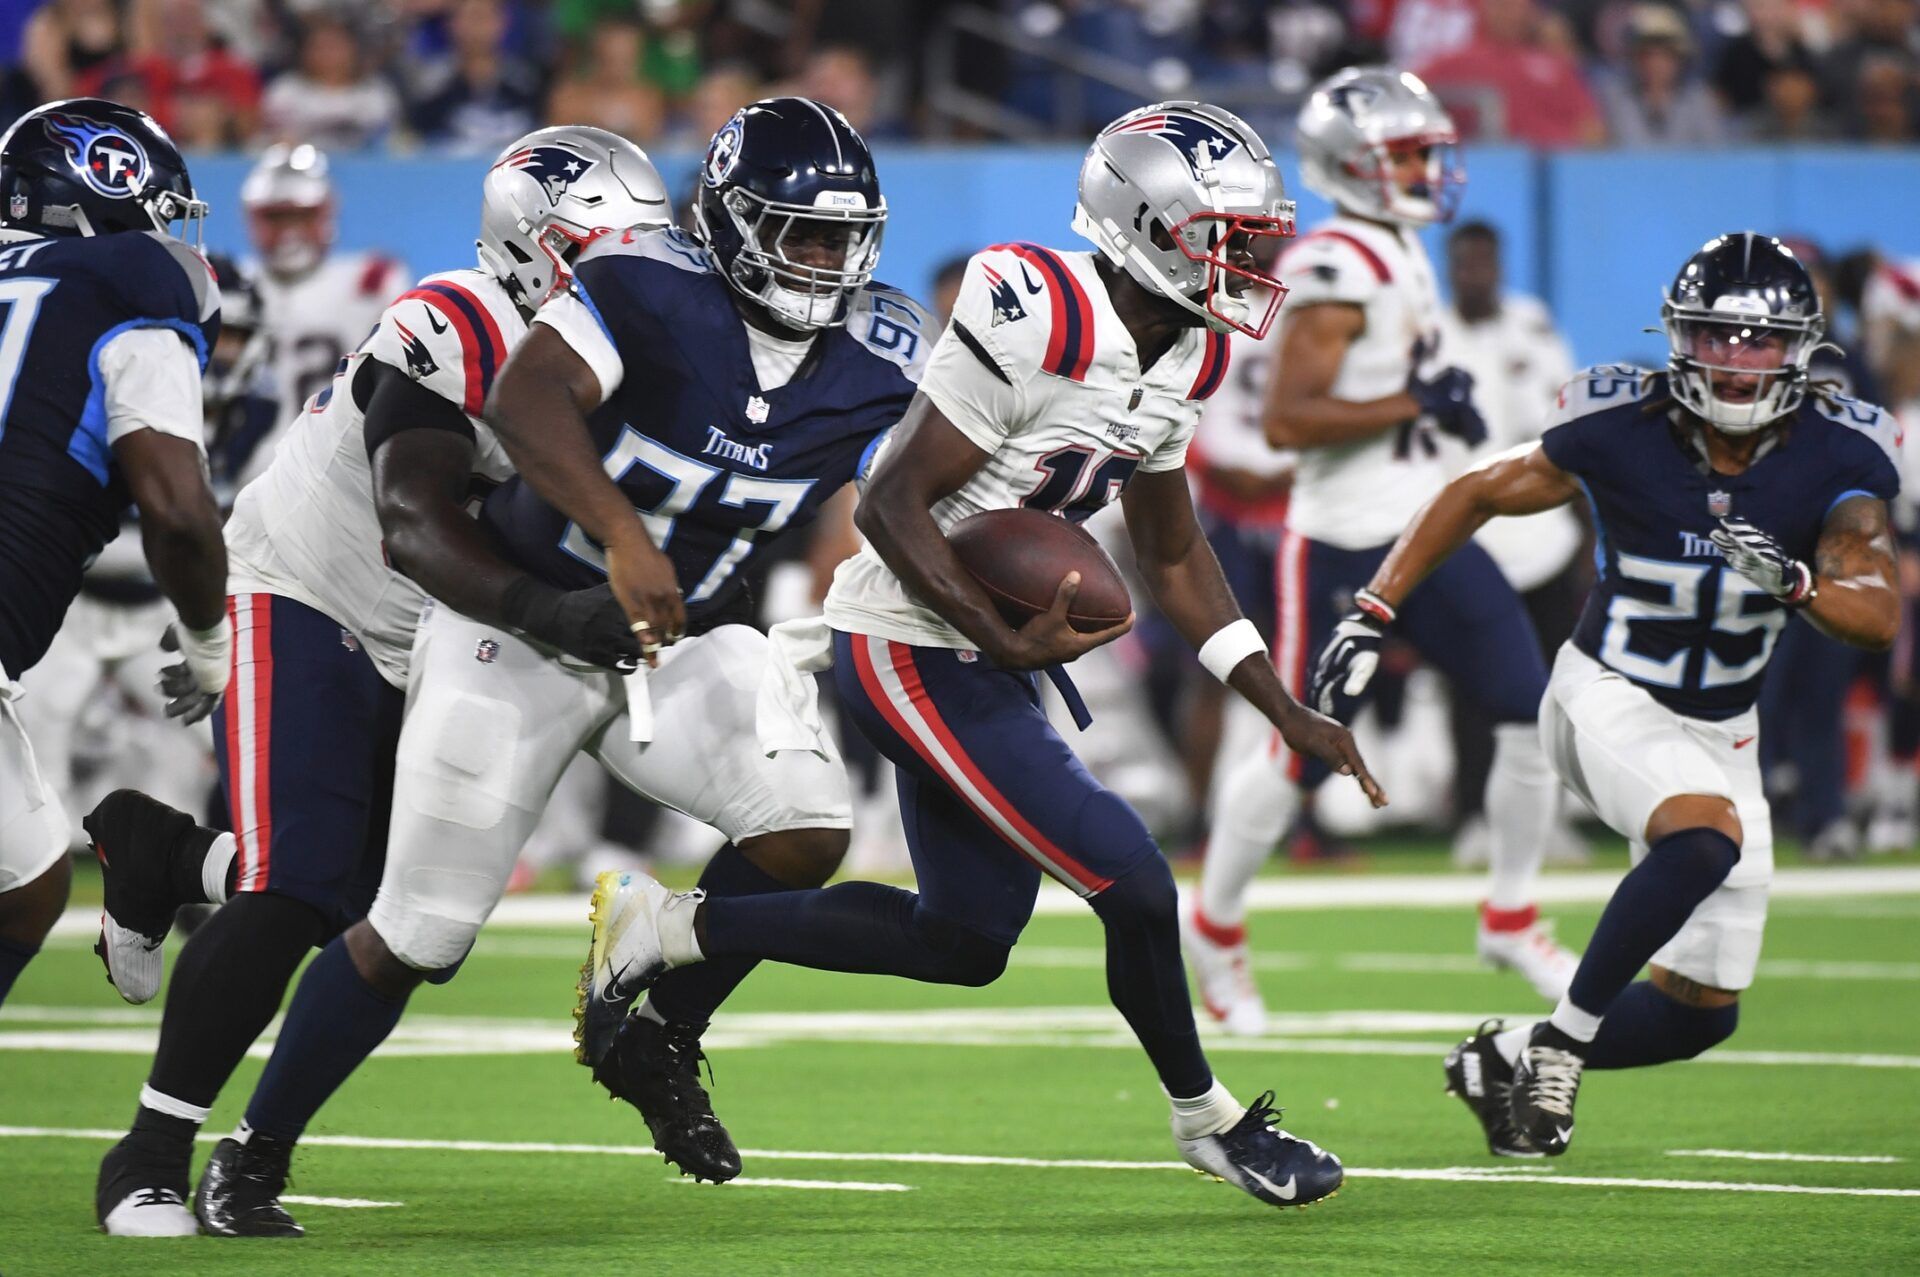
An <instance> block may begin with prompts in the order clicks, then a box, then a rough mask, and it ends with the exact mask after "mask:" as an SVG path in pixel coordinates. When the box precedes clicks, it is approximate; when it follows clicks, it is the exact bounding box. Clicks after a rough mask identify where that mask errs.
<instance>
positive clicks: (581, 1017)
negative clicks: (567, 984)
mask: <svg viewBox="0 0 1920 1277" xmlns="http://www.w3.org/2000/svg"><path fill="white" fill-rule="evenodd" d="M706 898H707V893H706V892H704V891H699V890H694V891H670V890H668V889H667V888H666V887H664V886H662V885H661V884H660V883H658V882H656V881H655V880H654V879H653V878H651V877H650V876H648V875H647V874H643V873H630V872H617V873H603V874H601V875H600V878H599V881H598V882H596V883H595V885H594V889H593V907H592V911H591V913H590V915H589V916H590V917H591V919H592V921H593V947H592V949H591V950H590V951H589V952H588V954H587V961H586V964H585V965H584V966H582V967H581V968H580V991H579V998H578V1000H577V1001H576V1002H575V1004H574V1009H573V1018H574V1019H575V1020H576V1021H577V1023H576V1024H575V1025H574V1029H573V1040H574V1042H575V1043H576V1044H577V1045H576V1046H575V1047H574V1052H573V1056H574V1058H575V1059H576V1060H578V1061H579V1062H580V1063H582V1064H585V1065H587V1066H588V1067H592V1066H593V1065H596V1064H598V1063H599V1062H600V1058H601V1057H602V1056H604V1055H605V1054H606V1053H607V1049H608V1048H609V1047H611V1046H612V1045H613V1039H614V1035H615V1034H616V1033H618V1032H619V1030H620V1025H621V1023H622V1022H623V1021H624V1020H625V1019H626V1018H627V1015H628V1013H629V1012H631V1011H632V1010H633V1008H634V1005H635V1003H636V1002H637V1001H638V999H639V997H640V995H641V994H643V993H645V992H646V991H647V990H648V989H649V988H651V987H652V985H653V982H654V981H655V980H658V979H659V978H660V977H661V976H662V975H665V974H666V972H667V971H668V970H669V969H670V968H672V967H676V966H680V965H682V964H683V963H685V962H689V961H697V960H698V957H699V955H698V953H697V951H696V950H695V946H694V943H693V916H692V911H693V910H694V909H696V908H698V907H699V905H700V902H701V901H703V900H705V899H706ZM682 910H684V911H685V912H684V913H682V912H681V911H682ZM663 930H665V931H667V932H669V933H670V937H671V938H665V937H663V935H662V931H663Z"/></svg>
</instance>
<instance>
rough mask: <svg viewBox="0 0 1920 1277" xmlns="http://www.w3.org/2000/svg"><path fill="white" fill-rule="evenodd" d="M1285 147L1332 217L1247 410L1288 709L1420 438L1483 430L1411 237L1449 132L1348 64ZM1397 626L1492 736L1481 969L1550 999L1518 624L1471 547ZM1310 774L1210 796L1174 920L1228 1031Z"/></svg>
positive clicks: (1415, 476)
mask: <svg viewBox="0 0 1920 1277" xmlns="http://www.w3.org/2000/svg"><path fill="white" fill-rule="evenodd" d="M1299 143H1300V157H1301V159H1300V163H1301V170H1302V172H1303V174H1304V176H1305V178H1306V181H1307V184H1308V185H1309V186H1311V187H1312V188H1313V189H1314V190H1315V191H1318V192H1319V193H1320V194H1322V195H1324V196H1326V197H1327V198H1328V199H1329V200H1331V201H1332V202H1333V203H1334V205H1335V206H1336V208H1337V210H1338V211H1337V214H1336V216H1334V217H1333V218H1331V219H1329V220H1328V221H1327V222H1325V223H1323V224H1322V225H1320V226H1317V227H1315V228H1314V229H1313V230H1312V231H1311V232H1309V233H1308V234H1307V235H1305V236H1304V237H1303V238H1302V239H1301V240H1300V241H1299V242H1298V243H1296V244H1294V245H1292V246H1291V247H1290V248H1289V249H1288V251H1287V253H1286V255H1285V256H1283V257H1282V258H1281V260H1280V273H1281V275H1282V276H1283V277H1284V278H1286V279H1287V280H1288V281H1289V288H1290V289H1291V292H1290V294H1289V300H1288V304H1287V311H1286V315H1287V317H1286V320H1285V322H1284V323H1283V324H1282V325H1281V331H1280V346H1279V350H1278V351H1277V352H1276V358H1277V360H1278V366H1277V368H1276V370H1275V374H1274V377H1273V381H1272V383H1271V387H1270V391H1269V397H1268V401H1267V438H1268V439H1269V441H1271V442H1272V443H1274V444H1275V445H1276V446H1279V447H1284V448H1297V449H1299V462H1298V465H1297V469H1296V471H1295V474H1294V480H1293V493H1292V498H1291V504H1290V505H1289V507H1288V510H1287V531H1286V533H1285V535H1284V536H1283V537H1282V539H1281V545H1280V564H1279V572H1278V577H1279V594H1280V618H1279V623H1278V625H1277V626H1276V629H1277V631H1278V633H1277V636H1276V641H1275V649H1274V651H1275V660H1276V662H1277V664H1278V665H1279V668H1280V676H1281V678H1282V679H1283V680H1285V681H1286V683H1287V685H1288V688H1289V689H1290V690H1291V691H1292V692H1294V693H1295V694H1296V695H1304V694H1305V691H1306V684H1307V675H1308V671H1309V669H1310V666H1309V665H1308V662H1309V660H1310V659H1311V658H1312V655H1313V653H1314V652H1316V651H1318V650H1319V648H1320V646H1321V645H1322V644H1323V643H1325V642H1326V639H1327V635H1328V634H1330V633H1331V632H1332V631H1333V628H1334V626H1335V624H1336V623H1337V622H1339V621H1340V619H1341V614H1342V613H1343V612H1347V611H1349V609H1361V611H1359V612H1357V613H1355V614H1356V615H1359V616H1361V617H1362V618H1363V619H1364V618H1365V617H1366V616H1368V615H1372V613H1369V612H1368V611H1366V609H1368V608H1369V607H1370V606H1371V605H1370V604H1369V602H1368V600H1367V599H1366V597H1365V596H1364V595H1357V594H1355V591H1356V590H1357V589H1358V588H1359V587H1360V586H1361V585H1362V584H1364V583H1365V581H1366V579H1367V577H1368V576H1369V575H1371V574H1372V572H1373V570H1374V568H1376V567H1378V566H1379V563H1380V560H1381V559H1382V558H1383V557H1385V555H1386V552H1387V547H1388V546H1390V545H1391V544H1392V543H1393V538H1394V537H1395V536H1396V535H1398V534H1399V532H1400V530H1401V529H1402V528H1404V527H1406V525H1407V523H1408V522H1409V521H1410V520H1411V519H1412V518H1413V515H1414V513H1415V511H1417V510H1418V509H1419V508H1420V507H1421V506H1422V505H1424V504H1425V503H1426V501H1427V499H1428V498H1430V497H1431V496H1433V494H1434V493H1436V492H1438V491H1440V489H1441V488H1442V487H1443V486H1444V485H1445V483H1446V481H1447V479H1448V477H1449V474H1450V464H1449V461H1448V459H1447V458H1446V457H1445V456H1444V455H1443V453H1442V449H1441V445H1440V441H1439V440H1437V439H1436V438H1435V437H1434V435H1435V432H1436V431H1437V432H1439V433H1440V434H1444V435H1450V436H1453V437H1455V438H1457V439H1459V440H1460V441H1462V442H1464V443H1466V444H1467V445H1469V446H1471V445H1473V444H1476V443H1478V442H1479V441H1480V440H1481V439H1484V438H1485V437H1486V425H1485V423H1484V422H1483V421H1482V420H1481V417H1480V413H1479V411H1478V410H1477V409H1476V408H1475V407H1474V405H1473V399H1472V385H1473V378H1472V377H1471V376H1469V375H1468V374H1467V373H1466V372H1464V371H1462V370H1461V369H1459V368H1457V367H1452V366H1448V365H1446V364H1445V363H1444V362H1443V361H1442V359H1441V355H1442V354H1443V353H1444V352H1442V351H1440V350H1439V345H1440V300H1439V293H1438V291H1437V289H1436V287H1435V283H1434V274H1433V266H1432V264H1431V263H1430V262H1429V261H1428V259H1427V254H1426V250H1425V249H1424V248H1422V247H1421V245H1420V241H1419V239H1418V237H1417V236H1418V232H1419V230H1420V229H1421V228H1423V227H1425V226H1429V225H1432V224H1434V223H1436V222H1443V221H1446V220H1447V219H1448V218H1450V217H1452V215H1453V207H1454V204H1455V202H1456V200H1457V198H1458V190H1457V188H1458V185H1459V183H1460V182H1461V181H1462V180H1463V179H1462V175H1461V174H1460V173H1459V172H1458V171H1457V170H1456V169H1454V168H1453V167H1452V162H1453V161H1452V157H1453V144H1454V128H1453V121H1452V120H1451V119H1450V118H1449V117H1448V115H1447V113H1446V111H1445V110H1444V109H1443V108H1442V107H1441V105H1440V103H1439V101H1438V100H1437V99H1436V98H1435V97H1434V96H1433V94H1432V93H1431V92H1430V91H1429V90H1428V89H1427V87H1426V85H1424V84H1422V83H1421V82H1420V80H1419V79H1418V78H1417V77H1415V76H1412V75H1409V74H1408V73H1406V72H1404V71H1395V70H1393V69H1391V68H1387V67H1357V68H1350V69H1348V70H1345V71H1341V72H1339V73H1338V74H1337V75H1334V76H1332V77H1331V78H1329V79H1328V80H1326V81H1324V82H1322V83H1321V84H1320V85H1318V86H1316V87H1315V89H1314V91H1313V93H1312V94H1311V95H1310V96H1309V98H1308V99H1307V103H1306V105H1305V106H1303V107H1302V108H1301V111H1300V122H1299ZM1455 464H1457V463H1455ZM1350 619H1351V618H1350ZM1391 619H1392V618H1391V617H1390V616H1385V615H1382V616H1380V621H1381V623H1382V624H1384V623H1386V622H1388V621H1390V620H1391ZM1401 632H1402V633H1403V634H1404V635H1405V636H1406V637H1407V639H1408V640H1409V641H1410V642H1412V644H1413V645H1414V647H1416V648H1417V649H1418V650H1419V652H1420V654H1421V656H1422V657H1423V658H1424V659H1426V660H1427V661H1428V662H1429V663H1431V664H1432V665H1433V666H1434V668H1436V669H1438V670H1439V671H1440V672H1441V673H1443V674H1445V675H1446V676H1447V679H1448V681H1449V683H1450V684H1451V686H1452V689H1453V691H1454V693H1455V694H1456V695H1457V696H1463V697H1469V698H1472V699H1473V700H1475V701H1476V702H1478V703H1479V705H1480V707H1481V708H1482V709H1483V710H1484V711H1485V713H1486V716H1487V717H1488V718H1489V719H1490V720H1491V721H1492V722H1493V723H1494V724H1495V727H1494V754H1493V763H1492V767H1491V770H1490V772H1489V775H1488V777H1487V791H1486V795H1487V796H1486V809H1487V819H1488V824H1489V826H1490V828H1489V834H1490V838H1489V842H1490V852H1489V859H1490V861H1491V881H1490V883H1489V888H1488V894H1487V899H1486V901H1485V903H1484V904H1483V905H1482V906H1481V910H1480V926H1479V933H1478V949H1479V952H1480V956H1481V958H1482V959H1483V960H1485V961H1488V962H1491V963H1493V964H1494V965H1496V966H1506V967H1512V968H1515V969H1517V970H1518V971H1520V973H1521V974H1523V975H1524V976H1526V978H1527V979H1528V980H1529V981H1530V982H1531V983H1532V984H1533V986H1534V987H1535V988H1536V989H1537V990H1539V992H1540V993H1541V995H1542V996H1543V997H1549V998H1554V997H1558V996H1559V995H1560V993H1561V992H1562V991H1563V990H1564V989H1565V988H1566V982H1567V979H1568V977H1569V976H1570V975H1571V974H1572V971H1573V957H1572V955H1571V954H1569V953H1567V952H1566V951H1565V950H1564V949H1562V948H1560V947H1559V946H1558V945H1556V944H1554V943H1553V942H1552V941H1551V939H1549V938H1548V936H1547V935H1546V932H1545V929H1544V927H1543V926H1541V925H1540V924H1539V922H1538V911H1537V909H1536V908H1535V905H1534V899H1533V895H1534V885H1535V882H1536V880H1537V876H1538V872H1539V868H1540V861H1541V858H1542V856H1543V854H1544V851H1545V843H1546V835H1547V830H1548V828H1549V826H1550V824H1551V822H1552V819H1553V813H1554V805H1555V801H1556V797H1557V791H1556V788H1555V786H1554V783H1553V774H1552V772H1551V771H1550V770H1549V769H1548V767H1547V762H1546V759H1545V757H1544V756H1543V755H1542V753H1541V750H1540V740H1539V734H1538V733H1537V732H1536V731H1535V730H1534V726H1533V723H1534V718H1535V716H1536V715H1537V714H1538V712H1539V708H1540V697H1541V695H1542V694H1543V692H1544V691H1545V689H1546V682H1547V670H1546V663H1545V662H1544V660H1542V658H1541V655H1540V646H1539V642H1538V640H1536V639H1535V637H1534V634H1533V626H1532V623H1531V622H1530V621H1529V620H1528V618H1527V614H1526V611H1525V609H1524V607H1523V606H1522V604H1521V602H1520V598H1519V596H1518V595H1516V594H1515V593H1514V591H1513V587H1512V586H1511V585H1509V584H1508V583H1507V581H1506V578H1504V577H1503V576H1501V574H1500V569H1499V568H1498V567H1496V566H1495V565H1494V562H1493V560H1492V558H1491V557H1489V556H1488V555H1487V553H1486V552H1485V551H1484V550H1480V549H1469V550H1467V551H1464V552H1463V553H1461V554H1460V555H1458V556H1457V557H1456V558H1455V559H1454V560H1453V561H1452V562H1451V563H1450V564H1449V565H1448V567H1447V570H1446V572H1445V573H1444V574H1443V575H1442V576H1440V577H1438V578H1436V579H1435V580H1434V581H1432V582H1430V583H1428V584H1427V585H1426V586H1425V587H1424V588H1423V589H1422V590H1421V591H1420V593H1419V594H1418V595H1417V596H1415V597H1414V598H1413V599H1412V600H1410V602H1409V606H1408V611H1407V613H1406V615H1405V616H1404V617H1403V618H1401ZM1314 708H1316V709H1318V710H1320V711H1321V712H1322V713H1328V714H1332V715H1334V716H1335V717H1336V718H1339V719H1341V720H1342V721H1344V722H1350V721H1352V717H1353V715H1354V714H1355V713H1356V712H1357V711H1358V709H1359V702H1358V701H1356V700H1355V699H1354V698H1351V697H1339V696H1336V697H1335V698H1334V699H1332V700H1329V701H1320V702H1315V704H1314ZM1325 778H1326V773H1325V771H1324V769H1322V768H1320V767H1319V766H1318V765H1317V764H1315V763H1314V762H1313V761H1312V760H1311V759H1308V758H1305V757H1303V756H1301V755H1298V754H1294V755H1282V754H1281V753H1280V752H1279V750H1278V747H1277V742H1276V744H1275V747H1274V748H1272V749H1269V750H1266V751H1260V752H1255V753H1253V754H1250V755H1247V756H1246V757H1245V758H1244V759H1243V761H1242V762H1241V763H1240V764H1239V765H1237V766H1236V767H1234V768H1233V769H1232V771H1230V772H1229V773H1228V774H1227V776H1226V778H1225V779H1224V780H1223V781H1222V782H1221V785H1220V789H1219V795H1218V801H1217V804H1216V810H1215V813H1214V819H1213V821H1212V831H1211V835H1210V837H1209V839H1208V843H1207V853H1206V862H1205V865H1204V867H1203V868H1202V871H1201V879H1200V891H1199V893H1198V897H1197V899H1196V900H1195V902H1194V905H1193V907H1192V909H1191V910H1190V911H1189V912H1188V913H1187V914H1186V915H1185V917H1184V918H1183V919H1182V921H1183V923H1184V924H1185V932H1184V938H1185V939H1186V942H1187V952H1188V955H1189V957H1190V958H1191V959H1192V961H1193V964H1194V968H1195V971H1196V973H1197V974H1198V976H1199V982H1200V985H1201V987H1202V989H1203V990H1204V991H1205V992H1206V994H1207V1002H1208V1005H1209V1006H1211V1007H1213V1008H1215V1009H1216V1011H1215V1013H1216V1014H1217V1015H1219V1016H1220V1018H1222V1019H1223V1020H1225V1021H1226V1023H1227V1025H1228V1027H1229V1028H1230V1029H1233V1030H1234V1031H1236V1032H1243V1033H1248V1032H1259V1031H1260V1029H1261V1028H1262V1026H1263V1025H1264V1024H1265V1021H1266V1011H1265V1007H1264V1006H1263V1005H1262V1003H1261V1002H1260V996H1259V993H1258V991H1257V990H1256V989H1255V988H1254V985H1253V981H1252V978H1251V976H1250V975H1249V974H1248V970H1249V968H1248V963H1247V946H1246V926H1245V924H1244V918H1245V916H1246V890H1247V884H1248V883H1249V882H1251V881H1252V879H1253V876H1254V874H1255V873H1256V872H1258V871H1259V868H1260V866H1261V864H1262V863H1264V862H1265V860H1266V858H1267V856H1268V854H1269V853H1270V852H1271V851H1272V849H1273V845H1274V843H1275V842H1276V841H1277V840H1278V839H1279V837H1280V836H1281V834H1282V833H1284V832H1285V830H1286V828H1287V826H1288V825H1289V824H1290V823H1291V822H1292V817H1293V812H1294V810H1295V809H1296V808H1297V806H1298V803H1299V790H1300V789H1311V788H1314V787H1317V786H1318V785H1319V784H1320V783H1321V782H1322V781H1324V780H1325Z"/></svg>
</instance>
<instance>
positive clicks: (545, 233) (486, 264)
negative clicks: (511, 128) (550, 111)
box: [476, 124, 673, 310]
mask: <svg viewBox="0 0 1920 1277" xmlns="http://www.w3.org/2000/svg"><path fill="white" fill-rule="evenodd" d="M481 191H482V194H481V206H480V238H479V239H478V240H477V241H476V247H477V248H478V249H479V253H480V268H481V269H482V270H484V271H486V272H487V273H488V274H490V275H492V276H494V277H495V278H496V279H498V280H499V281H500V282H501V284H503V285H504V286H505V287H506V290H507V292H508V293H509V294H511V295H512V297H513V298H514V300H515V301H517V302H519V303H520V304H521V305H523V306H525V307H527V308H528V309H529V310H537V309H539V307H540V304H541V303H542V302H544V301H546V300H547V298H549V297H551V296H553V295H554V294H555V293H556V292H558V291H560V290H561V289H562V288H565V287H566V286H567V281H568V280H570V279H571V278H572V277H573V262H574V259H575V258H576V257H578V256H579V255H580V253H581V252H582V251H583V250H584V249H585V248H586V246H587V245H589V244H591V243H593V241H594V240H596V239H598V238H600V237H601V236H602V235H605V234H607V233H608V232H610V231H622V230H626V229H627V228H629V227H632V226H665V225H667V224H669V223H670V222H672V221H673V202H672V200H670V199H669V198H668V197H667V186H666V183H665V182H663V181H661V180H660V174H659V173H658V172H656V171H655V169H654V167H653V161H652V160H649V159H648V158H647V153H646V152H645V151H643V150H641V149H640V148H639V147H637V146H635V145H634V144H633V143H631V142H629V141H627V139H625V138H623V137H621V136H620V135H619V134H617V133H609V132H608V131H607V130H605V129H596V128H590V127H588V126H586V125H578V124H563V125H559V126H557V127H554V128H546V129H536V130H534V131H533V132H532V133H529V134H527V135H526V136H525V137H523V138H520V139H519V140H518V141H516V142H514V143H512V144H511V145H510V146H508V147H507V149H506V150H504V151H502V152H501V153H500V158H499V159H497V160H495V161H494V162H493V167H492V168H490V169H488V170H487V177H486V181H485V182H484V183H483V184H482V187H481Z"/></svg>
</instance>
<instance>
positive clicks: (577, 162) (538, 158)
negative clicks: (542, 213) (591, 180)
mask: <svg viewBox="0 0 1920 1277" xmlns="http://www.w3.org/2000/svg"><path fill="white" fill-rule="evenodd" d="M599 162H600V161H599V160H594V159H589V158H587V157H586V156H584V155H578V154H576V153H574V152H573V151H569V150H568V149H567V148H566V147H564V146H530V147H528V148H527V149H526V150H524V151H515V152H514V153H513V154H512V155H509V156H508V157H507V158H506V159H504V160H501V161H500V164H501V166H502V167H505V168H513V169H519V170H520V171H521V172H522V173H525V174H526V175H527V176H528V177H530V178H532V179H533V180H534V181H536V182H538V183H540V189H541V190H543V191H545V192H546V193H547V203H549V204H558V203H559V202H560V197H561V196H562V195H565V194H566V193H567V191H568V190H569V189H570V188H571V187H572V186H573V184H574V183H575V182H577V181H579V180H580V179H581V178H583V177H585V176H586V175H587V174H588V173H589V172H590V171H592V169H593V167H594V165H596V164H598V163H599Z"/></svg>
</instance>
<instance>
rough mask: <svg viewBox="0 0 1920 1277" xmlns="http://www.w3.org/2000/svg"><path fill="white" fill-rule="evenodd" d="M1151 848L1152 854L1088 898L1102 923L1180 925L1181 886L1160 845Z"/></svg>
mask: <svg viewBox="0 0 1920 1277" xmlns="http://www.w3.org/2000/svg"><path fill="white" fill-rule="evenodd" d="M1151 850H1152V854H1151V855H1149V856H1148V857H1147V858H1146V859H1144V860H1142V861H1141V862H1140V863H1139V864H1137V865H1135V866H1134V867H1133V868H1132V869H1129V870H1128V871H1127V872H1126V873H1123V874H1121V875H1120V876H1119V877H1118V878H1115V879H1114V880H1113V883H1112V885H1111V886H1109V887H1108V888H1107V889H1106V890H1105V891H1103V892H1101V893H1100V894H1099V895H1097V896H1094V897H1093V898H1092V899H1091V900H1090V901H1088V903H1089V904H1091V905H1092V906H1093V911H1094V913H1096V914H1098V915H1099V916H1100V920H1101V921H1102V922H1127V923H1133V924H1140V923H1145V924H1147V925H1150V926H1151V925H1158V924H1162V923H1164V924H1165V925H1167V926H1174V925H1177V921H1178V918H1179V910H1180V889H1179V888H1178V887H1176V886H1175V885H1174V882H1173V870H1172V869H1170V868H1169V867H1168V866H1167V862H1166V859H1165V857H1163V856H1161V855H1160V852H1159V849H1158V848H1152V849H1151Z"/></svg>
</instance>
